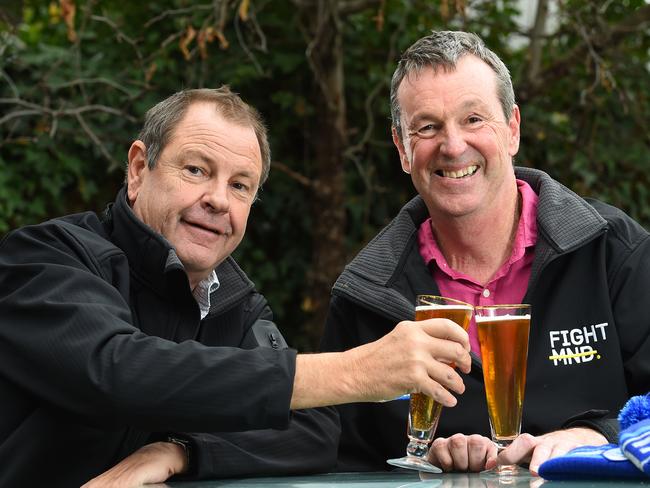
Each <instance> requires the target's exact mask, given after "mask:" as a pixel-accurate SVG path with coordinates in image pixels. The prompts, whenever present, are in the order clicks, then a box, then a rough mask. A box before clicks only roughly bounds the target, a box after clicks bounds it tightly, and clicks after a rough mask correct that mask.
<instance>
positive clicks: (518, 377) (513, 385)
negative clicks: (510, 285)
mask: <svg viewBox="0 0 650 488" xmlns="http://www.w3.org/2000/svg"><path fill="white" fill-rule="evenodd" d="M480 308H481V307H477V312H476V327H477V330H478V340H479V343H480V346H481V358H482V361H483V379H484V381H485V393H486V398H487V404H488V413H489V416H490V427H491V429H492V440H494V441H495V442H496V443H497V444H500V441H506V442H507V441H511V440H512V439H514V438H515V437H517V435H519V433H520V431H521V417H522V412H523V404H524V388H525V386H526V363H527V358H528V331H529V329H530V313H527V314H522V315H498V316H484V315H482V312H481V311H480ZM526 310H527V311H528V312H530V310H529V309H524V311H526Z"/></svg>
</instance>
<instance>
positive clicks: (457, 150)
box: [440, 126, 467, 158]
mask: <svg viewBox="0 0 650 488" xmlns="http://www.w3.org/2000/svg"><path fill="white" fill-rule="evenodd" d="M465 149H467V143H466V142H465V138H464V137H463V133H462V131H461V130H459V129H458V128H457V127H453V126H448V127H446V128H445V130H444V132H443V134H442V142H441V143H440V152H441V153H442V154H443V155H445V156H447V157H449V158H457V157H459V156H461V155H462V154H463V153H464V152H465Z"/></svg>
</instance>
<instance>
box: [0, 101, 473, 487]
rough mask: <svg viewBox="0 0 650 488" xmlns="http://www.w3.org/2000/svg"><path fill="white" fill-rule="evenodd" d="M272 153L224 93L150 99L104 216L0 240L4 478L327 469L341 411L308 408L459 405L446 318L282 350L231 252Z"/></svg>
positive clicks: (460, 349)
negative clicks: (423, 398) (330, 346)
mask: <svg viewBox="0 0 650 488" xmlns="http://www.w3.org/2000/svg"><path fill="white" fill-rule="evenodd" d="M270 161H271V160H270V151H269V144H268V141H267V135H266V129H265V128H264V125H263V124H262V121H261V119H260V117H259V114H258V113H257V112H256V111H255V110H254V109H253V108H252V107H250V106H248V105H246V104H245V103H244V102H243V101H242V100H241V99H240V98H239V97H238V96H237V95H236V94H234V93H232V92H231V91H230V90H229V89H227V88H221V89H216V90H210V89H201V90H186V91H183V92H179V93H176V94H174V95H172V96H171V97H169V98H168V99H166V100H164V101H162V102H160V103H159V104H158V105H156V106H154V107H153V108H152V109H151V110H149V111H148V112H147V114H146V116H145V122H144V127H143V129H142V131H141V133H140V135H139V137H138V140H136V141H135V142H133V144H132V145H131V147H130V149H129V152H128V169H127V182H126V185H125V187H124V188H122V189H121V190H120V192H119V193H118V195H117V198H116V200H115V202H114V203H113V204H111V205H110V206H109V207H108V208H107V209H106V211H105V212H104V213H103V215H96V214H95V213H93V212H85V213H81V214H76V215H69V216H66V217H61V218H57V219H52V220H50V221H47V222H44V223H42V224H39V225H33V226H27V227H24V228H22V229H17V230H15V231H13V232H11V233H10V234H8V235H7V236H6V237H5V239H3V241H2V242H1V243H0V317H1V319H0V398H2V402H0V466H2V468H1V469H0V486H52V487H58V486H61V487H70V486H80V485H81V484H82V483H84V482H86V481H88V480H90V479H92V480H93V481H91V482H90V483H89V484H88V486H93V487H103V486H110V487H115V486H119V487H130V486H141V485H142V484H143V483H155V482H162V481H165V480H166V479H167V478H168V477H169V476H171V475H174V474H177V473H183V474H184V475H185V477H186V478H190V479H191V478H219V477H233V476H244V475H246V476H254V475H262V474H264V475H272V474H288V473H294V474H297V473H310V472H317V471H327V470H329V469H332V468H333V466H334V464H335V461H336V444H337V440H338V433H339V429H338V427H339V426H338V421H337V418H336V412H334V411H333V410H331V409H319V408H312V407H321V406H325V405H334V404H337V403H341V402H350V401H371V402H372V401H379V400H384V399H389V398H394V397H396V396H398V395H401V394H403V393H405V392H412V391H423V392H426V393H428V394H430V395H433V396H435V397H436V398H438V399H439V400H440V401H441V402H442V403H443V404H445V405H447V406H453V405H454V404H455V403H456V399H455V398H454V397H453V396H452V395H451V393H450V392H449V391H447V389H449V390H451V391H454V392H456V393H462V391H463V388H464V387H463V383H462V380H461V379H460V376H459V375H458V374H456V373H455V372H453V371H452V370H451V369H450V368H449V367H448V366H447V364H446V363H449V362H451V361H455V362H456V363H458V364H459V366H460V369H461V370H464V371H469V367H470V356H469V353H468V350H469V341H468V337H467V334H466V333H465V332H464V331H463V330H462V329H461V328H460V327H458V326H456V325H455V324H453V323H452V322H450V321H446V320H430V321H427V322H425V323H417V324H413V323H410V322H405V323H403V324H401V325H400V326H399V327H397V328H396V329H395V331H394V333H392V334H390V335H389V336H387V337H386V338H382V339H381V340H379V341H377V342H374V343H372V344H366V345H363V346H361V347H358V348H354V349H352V350H350V351H346V352H343V353H333V354H308V355H297V354H296V351H295V350H292V349H290V348H288V347H287V345H286V343H285V341H284V339H283V338H282V335H281V333H280V332H279V330H278V329H277V327H276V326H275V325H274V324H273V322H271V320H272V313H271V310H270V308H269V305H268V303H267V302H266V300H265V299H264V297H263V296H262V295H261V294H260V293H259V292H258V291H257V290H256V289H255V287H254V285H253V283H252V282H251V281H250V280H249V279H248V278H247V277H246V275H245V274H244V273H243V271H242V270H241V269H240V268H239V267H238V266H237V264H236V263H235V261H234V260H233V259H232V257H230V254H231V253H232V252H233V251H234V250H235V248H236V247H237V246H238V245H239V243H240V242H241V240H242V238H243V237H244V233H245V231H246V223H247V219H248V215H249V212H250V209H251V205H252V204H253V202H254V201H255V198H256V195H257V192H258V190H259V188H260V186H261V185H262V184H263V183H264V181H265V180H266V178H267V175H268V172H269V168H270ZM278 286H282V284H281V283H279V284H278ZM102 473H104V474H102Z"/></svg>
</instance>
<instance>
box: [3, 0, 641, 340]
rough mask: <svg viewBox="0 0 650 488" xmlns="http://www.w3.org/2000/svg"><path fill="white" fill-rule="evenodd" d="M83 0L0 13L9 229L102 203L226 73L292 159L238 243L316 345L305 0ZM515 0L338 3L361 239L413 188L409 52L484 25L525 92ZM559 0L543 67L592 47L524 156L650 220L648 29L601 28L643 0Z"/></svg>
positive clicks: (286, 320) (550, 100)
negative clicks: (168, 114) (163, 108)
mask: <svg viewBox="0 0 650 488" xmlns="http://www.w3.org/2000/svg"><path fill="white" fill-rule="evenodd" d="M72 3H73V2H72V1H60V2H52V3H51V4H48V3H46V2H41V1H37V0H25V1H24V2H23V8H22V12H21V14H22V19H16V18H15V16H12V17H11V18H12V19H14V23H13V24H11V23H8V22H5V23H4V24H0V26H2V30H1V31H0V234H2V233H5V232H7V231H9V230H10V229H12V228H15V227H17V226H20V225H25V224H29V223H33V222H38V221H40V220H43V219H46V218H49V217H52V216H55V215H59V214H63V213H69V212H76V211H80V210H85V209H94V210H100V209H101V208H103V206H104V205H105V204H106V203H107V202H108V201H110V200H111V199H112V198H113V196H114V195H115V193H116V192H117V189H118V188H119V186H120V185H121V182H122V179H123V164H124V161H125V159H126V152H127V150H128V147H129V144H130V142H131V141H132V140H133V139H134V138H135V137H136V135H137V133H138V130H139V127H140V124H141V121H142V117H143V114H144V112H145V111H146V110H147V109H148V108H149V107H151V106H152V105H153V104H155V103H156V102H158V101H160V100H161V99H163V98H164V97H166V96H168V95H169V94H170V93H172V92H174V91H177V90H179V89H182V88H188V87H204V86H218V85H221V84H223V83H227V84H230V85H231V86H232V88H233V89H234V90H235V91H237V92H239V93H240V94H241V95H242V97H243V98H244V99H245V100H246V101H248V102H249V103H251V104H252V105H254V106H256V107H257V108H258V109H259V110H260V111H261V112H262V113H263V115H264V116H265V118H266V120H267V123H268V125H269V128H270V137H271V143H272V149H273V154H274V158H273V160H274V161H275V162H276V163H280V164H277V165H276V166H275V167H274V169H273V171H272V175H271V179H270V180H269V182H268V183H267V184H266V186H265V188H264V189H263V190H262V192H261V194H260V201H259V202H257V203H256V204H255V206H254V208H253V211H252V215H251V219H250V222H249V228H248V231H247V237H246V239H245V240H244V243H243V244H242V245H241V246H240V249H239V250H238V251H237V259H238V260H239V262H240V264H241V265H242V267H243V268H244V269H245V270H246V272H247V273H249V275H250V276H251V277H252V279H253V280H254V281H255V282H256V283H257V285H258V287H259V288H260V289H261V290H262V291H263V292H264V293H265V295H267V297H268V298H269V300H270V302H271V304H272V306H273V309H274V311H275V313H276V318H277V319H278V322H279V323H280V324H281V326H282V328H283V330H285V331H287V332H288V334H287V335H288V336H289V340H290V342H292V343H293V344H295V345H297V346H299V347H302V348H305V347H306V343H305V342H304V341H303V339H302V338H301V337H300V336H299V335H298V333H297V331H298V329H299V326H300V324H301V323H302V322H303V321H304V320H305V318H306V317H307V314H308V312H309V303H308V300H307V299H306V297H305V294H304V290H305V277H306V276H307V274H308V273H309V271H310V269H312V267H313V266H314V265H313V263H311V257H310V244H311V238H310V229H311V228H312V226H313V225H315V222H314V221H313V220H314V217H312V216H311V215H310V212H309V201H310V198H311V190H310V189H309V187H308V186H305V185H304V184H303V183H304V182H301V181H299V180H298V179H296V178H294V177H293V176H292V175H294V176H295V174H300V175H302V176H303V177H304V178H307V179H310V178H313V177H314V175H315V173H316V168H314V151H315V149H314V148H315V144H314V142H315V141H314V140H312V139H311V138H312V137H313V136H309V135H308V134H314V133H317V132H318V131H317V129H318V127H319V125H318V124H319V122H318V116H319V114H318V113H317V111H316V109H315V108H314V107H315V106H314V96H315V94H317V93H318V90H319V87H318V84H317V83H316V82H315V80H314V73H313V71H312V70H311V69H310V64H309V62H308V59H307V54H308V52H309V43H310V41H311V39H310V38H309V34H308V32H307V31H306V30H305V27H304V25H305V20H306V19H305V18H304V15H303V16H302V17H301V14H300V12H298V10H297V8H296V6H295V4H294V3H293V2H272V1H268V0H253V1H251V2H250V5H251V7H250V9H249V11H248V12H247V13H248V20H243V19H241V18H239V16H238V12H237V9H238V8H239V6H240V2H239V1H234V0H231V1H228V2H225V3H224V2H222V4H225V5H226V6H227V9H226V10H225V11H221V12H218V11H215V7H214V3H213V2H209V1H207V0H206V1H205V3H197V2H190V1H188V0H161V1H158V2H123V1H117V0H104V1H102V2H95V1H89V0H78V1H76V12H75V13H76V15H75V17H74V19H73V20H72V22H71V23H70V26H68V24H66V21H65V20H66V18H65V16H66V14H65V11H64V10H63V9H62V8H61V5H64V4H72ZM380 5H383V7H380ZM518 5H519V2H516V1H515V0H500V1H498V2H494V1H488V0H474V1H470V0H466V1H460V2H457V1H455V2H452V1H450V0H441V1H435V2H431V1H425V0H386V1H385V2H379V1H378V2H376V4H375V6H374V7H370V8H366V9H364V10H361V11H359V12H356V13H352V14H345V15H344V14H342V15H341V17H340V19H339V20H340V25H341V29H342V32H343V44H344V53H345V54H344V56H345V58H344V80H345V97H346V105H347V112H346V117H347V128H348V133H347V136H348V140H349V148H348V149H347V150H346V152H345V164H346V177H345V185H346V188H345V189H346V193H347V198H346V210H347V218H348V221H347V228H346V230H345V233H346V237H347V244H346V251H347V253H348V255H349V256H350V257H351V256H353V255H354V253H356V251H357V250H358V249H359V248H360V247H361V246H362V245H363V244H364V243H365V242H367V241H368V239H370V238H371V237H372V236H373V235H374V234H375V233H376V232H377V230H378V229H379V228H380V227H381V226H383V225H385V224H386V223H387V222H388V221H389V220H390V219H391V218H392V217H393V216H394V214H395V213H396V211H397V209H398V208H399V207H400V206H401V205H402V204H403V203H404V202H405V201H406V200H408V199H409V198H410V197H411V196H413V194H414V191H413V189H412V186H411V183H410V180H409V178H408V177H407V176H406V175H404V174H403V173H402V171H401V168H400V164H399V161H398V158H397V155H396V151H395V150H394V148H393V147H392V142H391V138H390V110H389V104H388V95H389V83H390V77H391V75H392V72H393V70H394V67H395V62H396V59H397V58H398V56H399V54H400V53H401V52H402V51H403V50H404V49H406V48H407V47H408V46H409V45H410V44H412V43H413V42H414V41H415V40H416V39H417V38H419V37H421V36H423V35H426V34H427V33H428V32H429V31H430V30H432V29H465V30H471V31H475V32H477V33H479V34H480V35H481V36H483V37H484V39H485V40H486V42H487V43H488V45H489V46H490V47H491V48H492V49H494V50H495V51H496V52H497V53H498V54H499V55H500V56H502V58H503V59H504V61H505V62H506V64H507V65H508V66H509V67H510V69H511V72H512V73H513V79H514V83H515V86H516V91H517V94H518V95H519V94H520V93H521V94H524V93H525V92H526V90H527V89H528V88H530V82H529V81H527V78H526V73H527V69H528V63H529V61H530V52H529V46H530V43H529V39H528V38H527V37H526V32H519V31H520V29H521V28H520V27H519V26H518V23H517V21H516V19H517V15H518V13H519V12H518ZM559 5H560V7H559V8H560V10H559V12H558V14H557V18H556V23H557V27H556V28H555V30H556V34H555V35H553V36H550V37H548V38H545V39H544V42H543V50H542V59H541V66H540V69H541V71H542V72H545V70H548V71H549V72H550V73H551V74H552V73H553V69H554V67H555V66H556V65H557V63H558V60H561V59H563V58H564V57H565V56H566V55H567V54H568V53H570V52H572V50H575V49H580V48H581V47H584V46H586V45H588V46H589V49H584V51H583V52H582V53H581V54H580V55H579V56H577V57H576V59H575V60H574V61H573V62H572V63H570V66H569V69H568V70H567V71H565V72H562V73H561V74H559V75H558V76H550V77H547V78H544V84H543V86H541V87H538V88H537V90H536V92H535V93H534V95H530V96H528V97H527V98H526V97H524V98H522V100H521V112H522V144H521V150H520V152H519V154H518V156H517V162H518V164H522V165H528V166H535V167H538V168H540V169H544V170H546V171H548V172H549V173H551V175H553V176H554V177H556V178H557V179H559V180H560V181H562V182H563V183H565V184H566V185H567V186H569V187H571V188H573V189H574V190H575V191H576V192H578V193H579V194H582V195H585V196H593V197H597V198H601V199H603V200H605V201H607V202H609V203H612V204H614V205H616V206H619V207H621V208H623V209H624V210H626V211H628V212H629V213H631V215H633V216H634V217H635V218H637V219H638V220H639V221H640V222H642V223H643V224H644V225H646V226H648V225H650V191H649V190H648V188H650V185H649V183H650V181H648V180H649V178H650V177H649V176H648V172H647V168H648V156H647V154H648V146H649V145H650V140H649V135H648V134H649V133H650V130H649V127H650V107H649V106H648V104H649V103H650V93H649V91H650V84H649V83H648V69H649V68H648V67H649V62H650V61H649V55H648V53H649V49H650V38H649V37H650V34H649V32H648V29H647V27H646V28H644V27H643V24H641V25H639V26H638V28H637V29H636V31H632V32H630V33H627V34H626V35H623V36H621V38H617V39H614V40H612V39H609V40H608V41H607V44H606V45H605V46H601V45H599V44H598V42H599V39H603V38H604V37H603V36H604V34H603V32H606V31H607V30H603V26H608V29H613V28H614V27H615V26H616V25H617V24H618V23H619V22H622V21H624V20H625V19H628V18H629V17H630V16H631V15H632V14H633V13H634V12H635V11H637V10H638V9H641V8H644V6H645V5H646V3H645V2H644V1H643V0H627V1H625V2H591V1H587V0H568V1H564V2H560V3H559ZM458 7H462V8H461V10H457V8H458ZM0 10H1V8H0ZM314 12H315V10H314ZM1 13H2V12H1V11H0V14H1ZM224 14H225V16H224ZM310 15H312V14H310ZM313 15H315V13H313ZM3 18H10V17H3V16H1V15H0V19H3ZM68 20H70V19H69V18H68ZM307 20H309V19H307ZM0 22H1V20H0ZM210 29H212V30H210ZM216 31H218V32H219V33H220V34H221V35H222V36H223V37H222V38H221V40H220V38H219V37H218V36H216V35H215V32H216ZM192 32H194V34H195V35H194V37H193V38H190V37H191V36H190V34H191V33H192ZM71 36H72V37H71ZM75 36H76V40H74V39H75ZM201 36H203V37H201ZM71 39H73V40H71ZM201 39H203V40H201ZM203 41H205V42H204V43H203ZM226 42H227V45H226ZM292 327H293V328H292Z"/></svg>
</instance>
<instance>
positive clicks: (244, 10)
mask: <svg viewBox="0 0 650 488" xmlns="http://www.w3.org/2000/svg"><path fill="white" fill-rule="evenodd" d="M249 7H250V0H241V3H240V4H239V18H240V19H241V20H243V21H244V22H246V21H247V20H248V8H249Z"/></svg>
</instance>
